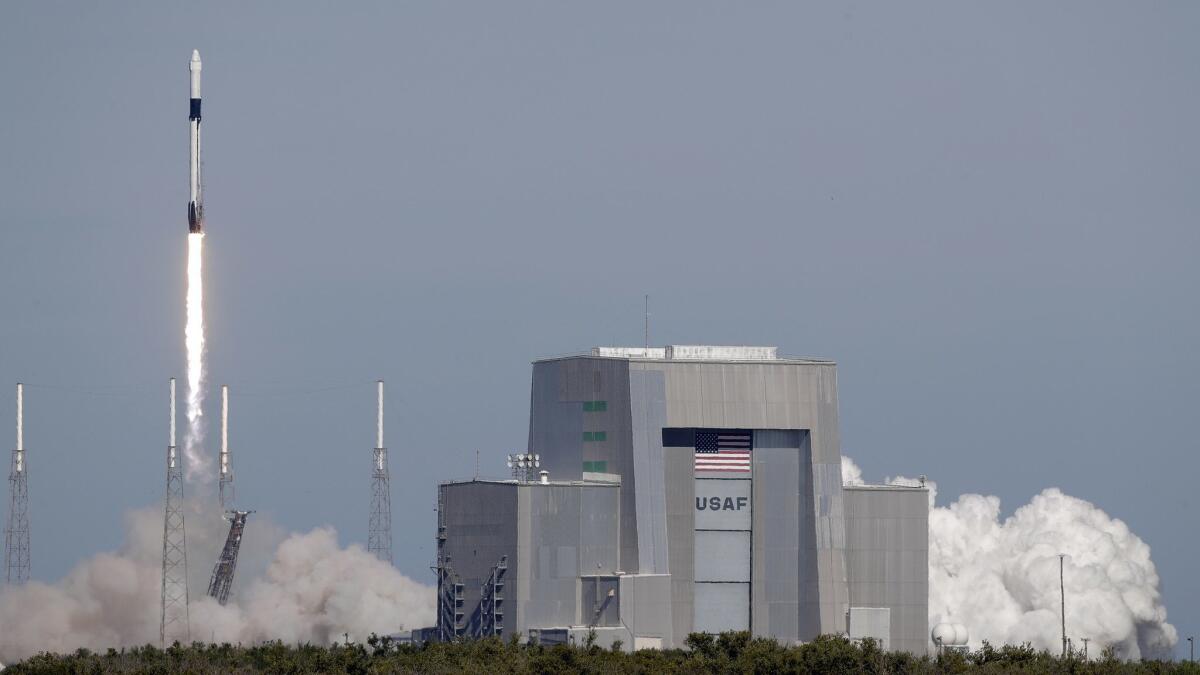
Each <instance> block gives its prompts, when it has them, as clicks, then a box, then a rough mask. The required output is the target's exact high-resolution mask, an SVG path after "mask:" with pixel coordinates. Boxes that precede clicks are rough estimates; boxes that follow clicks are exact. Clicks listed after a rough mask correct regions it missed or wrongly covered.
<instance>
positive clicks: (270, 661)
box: [4, 633, 1200, 675]
mask: <svg viewBox="0 0 1200 675" xmlns="http://www.w3.org/2000/svg"><path fill="white" fill-rule="evenodd" d="M687 646H688V648H687V649H672V650H664V651H656V650H643V651H639V652H636V653H633V654H625V653H622V652H620V651H616V650H605V649H601V648H599V647H597V646H594V645H591V644H585V645H583V646H577V647H568V646H564V645H557V646H553V647H547V646H540V645H520V644H517V642H516V641H515V640H509V641H508V642H504V641H501V640H499V639H496V638H490V639H485V640H476V641H470V642H459V643H452V644H430V645H425V646H413V645H396V644H392V643H391V642H390V641H388V640H386V639H380V638H377V637H374V636H372V637H371V639H369V640H368V641H367V643H366V644H350V645H346V644H334V645H332V646H329V647H318V646H314V645H298V646H287V645H284V644H282V643H278V642H272V643H267V644H262V645H256V646H253V647H242V646H234V645H230V644H223V645H206V644H200V643H196V644H193V645H191V646H190V647H182V646H180V645H179V644H178V643H176V644H175V645H174V646H172V647H170V648H168V649H166V650H161V649H157V648H155V647H150V646H146V647H137V648H133V649H122V650H120V651H117V650H113V649H110V650H109V651H108V652H107V653H105V654H94V653H92V652H89V651H88V650H86V649H81V650H79V651H77V652H75V653H74V654H70V655H56V654H40V655H38V656H35V657H33V658H30V659H28V660H26V661H22V662H20V663H16V664H13V665H12V666H10V667H9V668H8V669H7V670H5V671H4V675H10V674H16V673H487V674H488V675H500V674H502V673H539V674H540V673H865V674H875V673H929V674H931V675H946V674H951V673H967V672H972V673H1078V674H1085V673H1096V674H1105V673H1139V674H1140V673H1186V674H1194V675H1200V666H1197V665H1196V664H1193V663H1172V662H1167V661H1120V660H1118V659H1117V658H1115V657H1114V656H1113V654H1112V652H1111V651H1109V652H1107V653H1106V654H1104V656H1103V657H1102V658H1100V659H1098V660H1092V661H1084V660H1083V659H1082V658H1081V655H1079V654H1076V655H1072V656H1070V657H1068V658H1060V657H1057V656H1052V655H1051V654H1049V653H1048V652H1044V651H1037V650H1035V649H1033V648H1032V647H1030V646H1028V645H1024V646H1020V647H1013V646H1005V647H992V646H991V645H988V644H986V643H985V644H984V646H983V648H981V649H979V650H978V651H975V652H971V653H969V654H948V655H946V656H944V657H941V658H933V657H920V658H918V657H914V656H911V655H909V654H905V653H901V652H884V651H881V650H880V649H879V648H878V646H877V645H876V644H875V643H874V642H872V641H870V640H866V641H864V642H863V643H861V644H859V643H854V642H851V641H849V640H847V639H845V638H842V637H833V636H822V637H820V638H817V639H816V640H815V641H813V642H810V643H807V644H804V645H799V646H796V647H784V646H781V645H780V644H779V643H777V642H775V641H774V640H766V639H759V638H751V637H750V634H749V633H722V634H721V635H719V636H712V635H703V634H693V635H691V636H689V637H688V640H687Z"/></svg>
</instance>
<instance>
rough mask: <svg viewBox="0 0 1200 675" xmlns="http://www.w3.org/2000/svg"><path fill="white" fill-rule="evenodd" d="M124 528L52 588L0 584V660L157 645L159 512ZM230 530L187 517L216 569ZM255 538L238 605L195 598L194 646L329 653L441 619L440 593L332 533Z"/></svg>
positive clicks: (258, 528) (250, 533) (269, 533)
mask: <svg viewBox="0 0 1200 675" xmlns="http://www.w3.org/2000/svg"><path fill="white" fill-rule="evenodd" d="M185 508H186V509H187V511H188V513H189V516H190V515H191V514H194V513H197V512H211V508H212V507H211V503H210V502H209V501H206V500H203V498H199V499H196V500H191V501H190V502H189V504H188V505H187V506H186V507H185ZM125 521H126V536H125V541H124V543H123V544H122V546H121V548H120V549H119V550H118V551H115V552H109V553H99V554H97V555H94V556H92V557H91V558H88V559H86V560H83V561H81V562H79V563H78V564H77V565H76V566H75V567H74V568H73V569H72V570H71V571H70V572H69V573H67V575H66V576H65V577H64V578H63V579H61V580H59V581H57V582H55V583H52V584H48V583H43V582H40V581H31V582H30V583H28V584H26V585H23V586H0V662H2V663H12V662H13V661H16V660H18V659H23V658H26V657H29V656H32V655H34V654H37V653H38V652H40V651H46V650H49V651H54V652H59V653H70V652H72V651H74V650H75V649H78V648H80V647H87V648H89V649H92V650H104V649H107V648H109V647H115V648H120V647H122V646H125V647H129V646H141V645H146V644H158V629H159V611H160V608H159V593H160V586H159V584H160V574H161V569H162V558H161V555H162V508H161V507H160V506H152V507H147V508H144V509H138V510H135V511H131V512H129V513H127V514H126V517H125ZM226 529H227V524H226V523H225V521H223V520H221V519H218V518H189V520H188V547H189V549H190V550H192V551H197V552H200V555H201V561H202V562H205V563H207V556H208V553H209V552H215V551H219V550H220V548H221V544H222V542H223V541H224V539H225V535H226ZM246 530H247V531H246V535H245V540H244V542H243V545H242V551H241V556H240V557H239V577H238V579H237V580H236V581H235V582H234V586H233V594H232V596H231V597H230V599H229V603H228V604H227V605H225V606H221V605H220V604H218V603H217V601H216V599H214V598H210V597H208V596H206V595H203V594H202V593H201V594H193V595H192V601H191V604H190V608H189V609H190V615H191V620H190V624H191V635H192V638H193V639H194V640H197V641H202V642H217V643H220V642H231V643H238V642H241V643H247V644H251V643H256V642H261V641H265V640H275V639H279V640H283V641H284V642H285V643H297V642H299V643H304V642H310V643H317V644H328V643H330V642H332V641H334V640H337V641H341V640H342V634H343V633H349V634H350V637H351V638H352V639H354V640H356V641H359V642H362V641H365V640H366V639H367V637H369V636H370V635H371V633H377V634H379V635H387V634H391V633H399V632H402V631H403V630H404V629H411V628H415V627H418V626H427V625H430V624H431V623H432V621H433V619H434V606H435V592H434V589H433V588H431V587H429V586H426V585H424V584H421V583H418V582H416V581H414V580H412V579H410V578H409V577H406V576H404V575H403V574H401V573H400V571H399V570H397V569H396V568H394V567H392V566H391V565H389V564H387V563H385V562H382V561H380V560H378V559H376V558H375V556H373V555H371V554H370V553H369V552H367V550H366V549H364V548H363V547H362V546H360V545H357V544H355V545H351V546H348V547H344V548H343V547H341V546H339V545H338V542H337V534H336V533H335V532H334V531H333V530H332V529H331V528H328V527H321V528H315V529H313V530H310V531H308V532H295V533H290V534H289V533H286V532H285V531H284V530H283V529H282V528H280V527H278V526H277V525H274V524H273V523H272V522H271V520H270V518H269V517H267V516H265V515H264V516H263V517H261V518H258V519H257V520H254V521H250V522H249V523H247V525H246ZM189 575H190V577H191V578H190V579H189V586H190V587H191V588H193V589H195V588H202V587H203V584H205V583H207V581H208V566H207V565H206V564H200V565H194V566H192V568H191V569H189Z"/></svg>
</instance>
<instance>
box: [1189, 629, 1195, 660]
mask: <svg viewBox="0 0 1200 675" xmlns="http://www.w3.org/2000/svg"><path fill="white" fill-rule="evenodd" d="M1188 661H1191V662H1192V663H1195V662H1196V638H1194V637H1192V636H1190V635H1189V636H1188Z"/></svg>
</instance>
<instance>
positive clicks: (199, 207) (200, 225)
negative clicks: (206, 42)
mask: <svg viewBox="0 0 1200 675" xmlns="http://www.w3.org/2000/svg"><path fill="white" fill-rule="evenodd" d="M188 70H189V71H190V72H191V80H192V96H191V105H190V112H189V113H188V125H189V126H190V127H191V145H190V146H189V154H190V160H191V162H190V163H191V196H190V198H189V199H188V232H193V233H197V232H204V197H203V194H202V193H201V186H200V51H199V50H196V49H193V50H192V60H191V62H190V63H189V64H188Z"/></svg>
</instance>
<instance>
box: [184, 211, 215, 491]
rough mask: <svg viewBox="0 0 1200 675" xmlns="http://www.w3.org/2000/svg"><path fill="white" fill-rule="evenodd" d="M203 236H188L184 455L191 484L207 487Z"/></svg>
mask: <svg viewBox="0 0 1200 675" xmlns="http://www.w3.org/2000/svg"><path fill="white" fill-rule="evenodd" d="M203 261H204V233H203V232H192V233H190V234H188V259H187V325H186V326H185V329H184V340H185V342H186V345H187V383H188V392H187V420H188V428H187V435H185V436H184V439H183V454H184V457H185V458H186V460H187V462H186V464H185V465H184V471H185V473H186V476H187V480H188V482H195V481H199V482H201V483H207V482H208V481H209V480H210V479H211V478H212V476H211V473H212V472H211V471H209V467H208V458H207V457H206V456H205V454H204V449H203V447H202V446H203V443H204V386H205V372H204V265H203Z"/></svg>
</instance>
